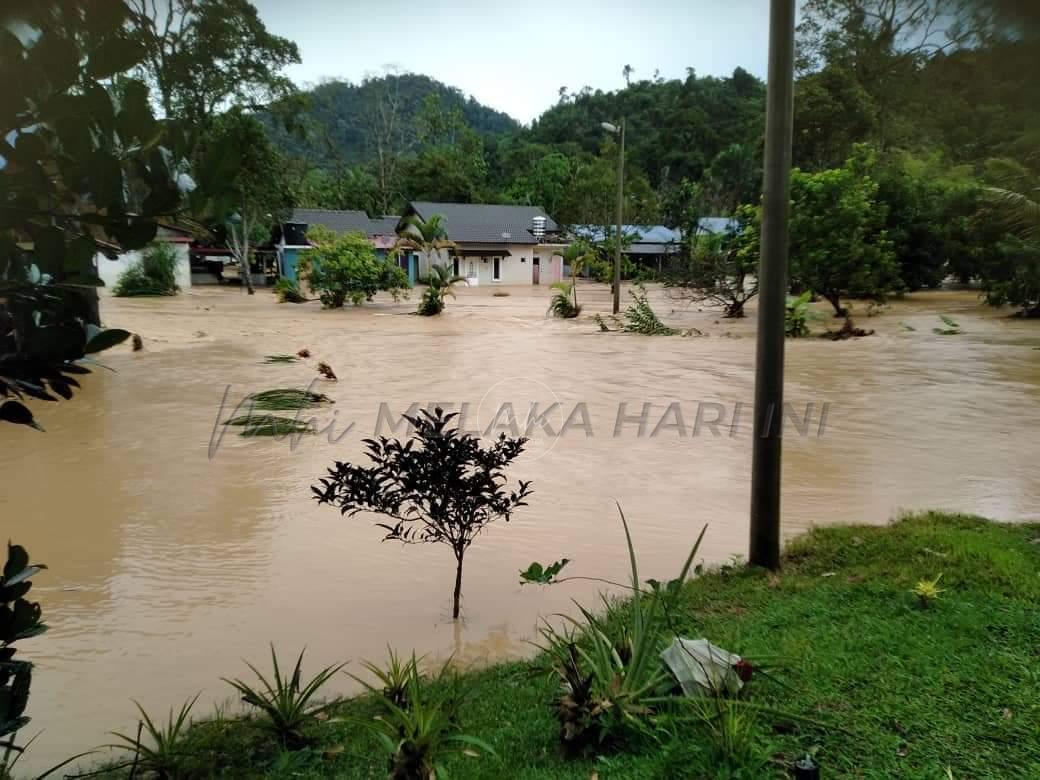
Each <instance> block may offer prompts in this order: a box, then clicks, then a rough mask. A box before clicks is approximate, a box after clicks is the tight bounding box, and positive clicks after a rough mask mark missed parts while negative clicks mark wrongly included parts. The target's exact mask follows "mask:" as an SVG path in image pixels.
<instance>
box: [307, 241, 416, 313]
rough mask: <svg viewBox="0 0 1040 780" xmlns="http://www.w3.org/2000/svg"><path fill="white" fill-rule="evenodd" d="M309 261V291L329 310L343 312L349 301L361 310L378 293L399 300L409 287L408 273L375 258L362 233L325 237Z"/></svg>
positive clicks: (370, 245)
mask: <svg viewBox="0 0 1040 780" xmlns="http://www.w3.org/2000/svg"><path fill="white" fill-rule="evenodd" d="M309 260H310V273H309V280H308V281H309V283H310V287H311V289H312V290H314V291H315V292H316V293H318V297H319V298H320V300H321V305H322V306H324V307H325V308H327V309H338V308H341V307H342V306H343V304H344V303H346V302H347V300H348V299H349V300H350V302H351V303H353V304H354V305H355V306H360V305H361V304H362V303H363V302H365V301H370V300H372V298H373V297H374V296H375V294H376V293H377V292H378V291H379V290H388V291H390V292H391V294H393V295H394V299H395V300H396V299H397V298H398V296H399V295H400V290H402V289H403V288H406V287H408V277H407V276H406V275H405V273H404V272H403V271H402V270H401V269H400V268H398V267H397V266H396V265H395V264H394V263H392V262H389V261H383V260H380V259H379V258H378V257H376V253H375V249H373V248H372V244H371V243H370V242H369V240H368V239H367V238H365V236H363V235H361V234H360V233H347V234H345V235H342V236H334V237H331V238H330V237H328V236H327V235H322V238H321V240H320V242H319V243H318V245H317V247H316V248H315V249H314V250H313V251H312V252H311V253H310V258H309Z"/></svg>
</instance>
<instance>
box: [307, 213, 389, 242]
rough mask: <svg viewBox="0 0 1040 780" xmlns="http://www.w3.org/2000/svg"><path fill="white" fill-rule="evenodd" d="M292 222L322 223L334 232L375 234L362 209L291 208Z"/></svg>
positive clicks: (311, 224) (369, 220) (312, 224)
mask: <svg viewBox="0 0 1040 780" xmlns="http://www.w3.org/2000/svg"><path fill="white" fill-rule="evenodd" d="M292 221H293V222H304V223H306V224H307V225H308V226H314V225H323V226H325V227H327V228H328V229H329V230H331V231H333V232H334V233H364V234H365V235H366V236H372V235H377V234H378V231H373V229H372V228H373V224H372V223H373V221H372V220H371V219H369V217H368V214H366V213H365V212H363V211H333V210H331V209H293V213H292Z"/></svg>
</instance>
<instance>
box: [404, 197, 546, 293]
mask: <svg viewBox="0 0 1040 780" xmlns="http://www.w3.org/2000/svg"><path fill="white" fill-rule="evenodd" d="M437 214H440V215H441V216H442V217H443V221H444V227H445V229H446V231H447V233H448V239H449V240H450V241H452V242H453V243H454V244H455V248H454V249H444V250H441V251H439V252H434V253H431V254H430V256H426V255H425V254H423V253H420V257H419V275H420V276H424V275H426V274H428V273H429V271H430V266H431V265H432V264H433V263H442V264H450V265H451V268H452V271H453V272H454V273H455V274H457V275H459V276H463V277H465V279H466V282H467V283H468V284H469V285H471V286H476V285H519V284H524V285H530V284H551V283H553V282H557V281H559V280H560V278H561V277H562V275H563V258H562V257H561V256H560V251H561V250H562V249H563V247H564V246H565V244H561V243H558V242H557V238H556V237H557V235H558V234H559V231H560V227H559V225H557V224H556V222H555V221H554V220H553V219H552V218H551V217H550V216H549V215H548V214H546V213H545V211H543V210H542V209H541V208H539V207H538V206H503V205H492V204H485V203H431V202H427V201H415V202H413V203H410V204H409V205H408V208H407V209H406V210H405V213H404V214H403V215H402V218H401V219H402V221H403V220H404V219H406V218H407V217H409V216H411V215H416V216H418V217H419V218H420V219H423V220H427V219H430V218H431V217H433V216H434V215H437Z"/></svg>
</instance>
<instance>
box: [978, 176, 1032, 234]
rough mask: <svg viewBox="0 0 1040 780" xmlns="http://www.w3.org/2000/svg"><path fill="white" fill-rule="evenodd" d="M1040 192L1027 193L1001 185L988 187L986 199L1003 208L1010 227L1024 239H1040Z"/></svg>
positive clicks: (1004, 216)
mask: <svg viewBox="0 0 1040 780" xmlns="http://www.w3.org/2000/svg"><path fill="white" fill-rule="evenodd" d="M1038 195H1040V193H1032V194H1026V193H1022V192H1017V191H1015V190H1010V189H1004V188H1001V187H987V188H986V199H987V200H988V201H989V203H990V204H991V205H992V206H994V207H996V208H999V209H1001V210H1003V212H1004V214H1003V218H1004V219H1005V221H1006V222H1007V225H1008V227H1009V229H1011V230H1012V231H1013V232H1015V233H1016V234H1017V235H1018V236H1019V237H1020V238H1023V239H1040V197H1037V196H1038Z"/></svg>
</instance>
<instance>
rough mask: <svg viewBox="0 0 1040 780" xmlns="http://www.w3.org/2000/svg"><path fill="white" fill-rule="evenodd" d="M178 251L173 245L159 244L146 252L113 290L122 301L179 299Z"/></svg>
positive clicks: (120, 278) (132, 264) (128, 269)
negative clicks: (142, 297)
mask: <svg viewBox="0 0 1040 780" xmlns="http://www.w3.org/2000/svg"><path fill="white" fill-rule="evenodd" d="M176 271H177V250H176V249H174V247H173V244H169V243H166V242H158V243H154V244H150V245H149V246H148V247H146V248H145V250H144V252H143V253H142V254H141V257H140V259H139V260H136V261H135V262H133V263H131V265H130V267H129V268H127V269H126V271H124V272H123V274H122V275H121V276H120V277H119V280H118V281H117V282H116V285H115V287H113V288H112V294H113V295H117V296H119V297H124V298H125V297H133V296H138V295H176V294H177V290H178V289H179V288H178V287H177V276H176Z"/></svg>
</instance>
